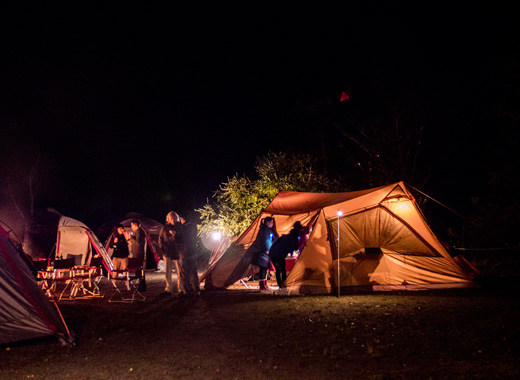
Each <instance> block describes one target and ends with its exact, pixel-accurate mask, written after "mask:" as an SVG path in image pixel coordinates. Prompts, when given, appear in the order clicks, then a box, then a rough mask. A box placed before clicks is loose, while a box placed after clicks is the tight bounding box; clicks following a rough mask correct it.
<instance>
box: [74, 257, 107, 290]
mask: <svg viewBox="0 0 520 380" xmlns="http://www.w3.org/2000/svg"><path fill="white" fill-rule="evenodd" d="M101 265H102V258H101V257H95V258H92V259H91V260H90V264H89V265H76V266H75V267H74V275H73V279H72V283H73V286H72V290H71V292H70V298H72V299H77V298H92V297H102V296H101V291H100V290H99V286H98V282H99V280H100V279H101ZM85 284H86V285H87V286H85Z"/></svg>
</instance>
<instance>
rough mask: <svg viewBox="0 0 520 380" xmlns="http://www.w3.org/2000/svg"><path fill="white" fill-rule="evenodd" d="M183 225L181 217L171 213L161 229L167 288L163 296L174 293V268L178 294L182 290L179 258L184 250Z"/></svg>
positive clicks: (160, 246) (160, 247)
mask: <svg viewBox="0 0 520 380" xmlns="http://www.w3.org/2000/svg"><path fill="white" fill-rule="evenodd" d="M182 229H183V228H182V223H181V219H180V217H179V215H178V214H177V213H176V212H174V211H170V212H169V213H168V215H166V224H165V225H164V226H163V227H162V228H161V232H160V233H159V249H160V251H161V254H162V256H163V260H164V264H165V269H166V287H165V289H164V293H163V294H172V291H173V280H172V274H173V266H174V265H175V270H176V271H177V284H176V289H175V290H176V293H179V290H181V291H182V288H181V282H182V281H181V278H180V277H181V271H180V268H179V262H178V261H179V258H180V255H181V251H182V249H183V248H184V247H183V246H184V242H183V236H182Z"/></svg>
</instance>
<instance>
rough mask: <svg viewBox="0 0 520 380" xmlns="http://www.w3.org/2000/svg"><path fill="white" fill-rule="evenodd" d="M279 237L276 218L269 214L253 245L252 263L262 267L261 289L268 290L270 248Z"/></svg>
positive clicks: (259, 275) (260, 272) (262, 223)
mask: <svg viewBox="0 0 520 380" xmlns="http://www.w3.org/2000/svg"><path fill="white" fill-rule="evenodd" d="M277 238H278V233H277V232H276V225H275V220H274V218H272V217H270V216H267V217H265V218H264V219H262V222H261V225H260V228H259V230H258V234H257V235H256V239H255V241H254V242H253V244H252V245H251V250H252V252H253V254H252V259H251V264H253V265H256V266H258V267H259V268H260V271H259V272H258V278H259V279H260V280H259V283H258V285H259V288H260V289H261V290H264V289H265V290H267V289H269V287H268V286H267V269H268V268H269V265H270V259H269V249H270V248H271V246H272V245H273V242H274V241H275V240H276V239H277Z"/></svg>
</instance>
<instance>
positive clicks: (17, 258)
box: [0, 226, 72, 344]
mask: <svg viewBox="0 0 520 380" xmlns="http://www.w3.org/2000/svg"><path fill="white" fill-rule="evenodd" d="M48 335H58V336H60V337H61V338H63V339H65V340H66V341H68V342H72V338H71V336H70V334H69V333H68V330H67V327H66V326H65V324H64V322H63V321H62V320H61V319H60V317H59V314H58V313H57V311H56V310H55V309H54V308H53V306H52V304H51V303H50V302H49V299H48V298H47V297H46V296H45V294H44V293H43V291H42V289H41V288H40V287H39V286H38V284H37V282H36V279H35V277H34V275H33V274H32V273H31V272H30V270H29V267H28V266H27V265H26V263H25V262H24V260H23V259H22V257H21V255H20V253H19V252H18V251H17V250H16V248H15V247H14V245H13V244H12V242H11V241H10V239H9V236H8V234H7V232H6V231H5V230H4V229H3V228H2V227H1V226H0V344H5V343H10V342H15V341H19V340H26V339H32V338H39V337H43V336H48Z"/></svg>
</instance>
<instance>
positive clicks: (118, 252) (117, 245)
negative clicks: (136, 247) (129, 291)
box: [109, 224, 130, 286]
mask: <svg viewBox="0 0 520 380" xmlns="http://www.w3.org/2000/svg"><path fill="white" fill-rule="evenodd" d="M129 237H130V236H129V235H128V233H127V232H125V227H123V225H122V224H118V225H117V226H116V231H115V232H114V234H113V236H112V240H111V241H110V245H109V247H110V248H112V264H113V266H114V270H116V271H117V270H123V269H127V268H128V256H129V255H130V252H129V250H128V242H127V239H128V238H129ZM116 276H117V272H116ZM112 283H113V284H114V286H115V285H116V280H112Z"/></svg>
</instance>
